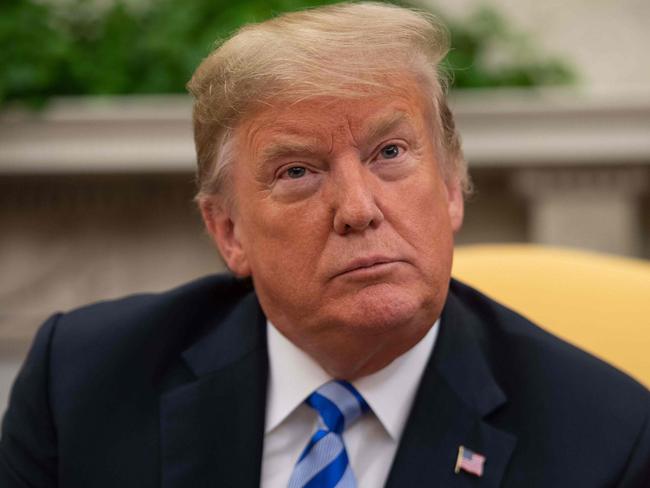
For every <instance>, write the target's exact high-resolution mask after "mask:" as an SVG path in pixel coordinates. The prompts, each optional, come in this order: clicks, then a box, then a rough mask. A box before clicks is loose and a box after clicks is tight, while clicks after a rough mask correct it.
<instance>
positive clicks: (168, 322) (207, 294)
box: [52, 274, 251, 348]
mask: <svg viewBox="0 0 650 488" xmlns="http://www.w3.org/2000/svg"><path fill="white" fill-rule="evenodd" d="M250 291H251V286H250V284H249V282H248V281H243V280H239V279H237V278H234V277H232V276H230V275H225V274H224V275H211V276H206V277H204V278H200V279H197V280H195V281H192V282H189V283H186V284H183V285H181V286H178V287H176V288H173V289H171V290H168V291H164V292H161V293H143V294H137V295H130V296H126V297H123V298H118V299H114V300H106V301H101V302H97V303H93V304H90V305H86V306H84V307H80V308H78V309H74V310H71V311H68V312H66V313H63V314H59V316H58V318H57V319H56V325H55V327H56V330H55V331H54V332H53V338H52V340H53V341H54V344H55V345H56V346H57V347H70V348H72V347H88V346H90V345H91V344H93V343H96V344H98V345H99V344H104V345H106V344H107V341H108V343H111V342H113V341H120V340H129V338H130V339H137V338H138V337H142V338H143V339H145V338H148V339H152V338H153V336H152V335H151V334H156V335H157V336H159V337H160V336H167V335H174V334H175V333H176V331H178V330H180V331H181V332H182V334H183V335H184V336H187V337H188V339H190V340H191V338H192V336H193V335H194V334H201V333H202V328H203V327H206V326H207V324H206V322H207V321H209V322H211V323H212V322H213V321H214V320H215V319H216V320H218V319H219V318H220V317H222V316H223V315H225V314H227V313H228V311H229V310H230V309H231V308H232V306H233V305H234V304H236V303H237V302H238V301H239V300H240V299H241V298H242V297H243V296H244V295H246V294H247V293H249V292H250ZM161 338H162V337H161Z"/></svg>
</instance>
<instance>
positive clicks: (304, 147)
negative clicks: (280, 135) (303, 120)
mask: <svg viewBox="0 0 650 488" xmlns="http://www.w3.org/2000/svg"><path fill="white" fill-rule="evenodd" d="M317 152H318V148H317V146H316V145H315V144H313V143H310V142H295V141H281V142H276V143H273V144H270V145H269V146H267V147H265V148H264V149H263V150H262V151H261V152H260V160H261V161H273V160H276V159H280V158H283V157H286V156H295V155H296V154H316V153H317Z"/></svg>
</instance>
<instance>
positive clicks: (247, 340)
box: [160, 294, 268, 488]
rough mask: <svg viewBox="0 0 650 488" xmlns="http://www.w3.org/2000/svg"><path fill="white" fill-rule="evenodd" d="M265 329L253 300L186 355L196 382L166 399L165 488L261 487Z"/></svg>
mask: <svg viewBox="0 0 650 488" xmlns="http://www.w3.org/2000/svg"><path fill="white" fill-rule="evenodd" d="M264 327H265V318H264V315H263V313H262V311H261V309H260V307H259V304H258V303H257V300H256V298H255V296H254V295H253V294H250V295H248V296H246V297H245V298H244V299H243V300H242V301H241V302H240V303H239V304H238V305H236V306H235V308H234V309H233V311H232V312H231V313H230V315H229V316H228V317H227V318H226V319H225V320H224V321H223V322H222V323H221V324H220V325H218V326H215V327H213V328H212V329H211V331H210V332H209V334H208V335H207V336H206V337H204V338H203V339H201V340H200V341H199V342H197V343H196V344H195V345H193V346H192V347H191V348H190V349H188V350H187V351H185V353H184V354H183V359H184V360H185V362H186V364H187V366H188V367H189V369H190V370H191V371H192V372H193V374H194V375H195V376H196V378H197V379H196V380H195V381H192V382H189V383H185V384H183V385H181V386H179V387H177V388H175V389H172V390H171V391H169V392H167V393H165V394H164V395H163V396H162V397H161V402H160V419H161V445H162V473H161V477H162V486H163V487H164V488H181V487H183V488H186V487H188V486H192V487H203V486H205V487H208V486H210V487H214V486H223V487H230V486H232V487H257V486H259V480H260V467H261V458H262V443H263V438H264V414H265V408H264V407H265V404H266V380H267V374H268V357H267V352H266V336H265V332H264V331H265V328H264Z"/></svg>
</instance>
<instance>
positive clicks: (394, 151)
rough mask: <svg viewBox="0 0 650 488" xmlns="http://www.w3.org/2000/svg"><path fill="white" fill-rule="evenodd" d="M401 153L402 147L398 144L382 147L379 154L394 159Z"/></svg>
mask: <svg viewBox="0 0 650 488" xmlns="http://www.w3.org/2000/svg"><path fill="white" fill-rule="evenodd" d="M399 153H400V148H399V147H398V146H397V145H396V144H389V145H388V146H384V147H382V148H381V151H379V154H381V156H382V157H383V158H384V159H394V158H396V157H397V156H399Z"/></svg>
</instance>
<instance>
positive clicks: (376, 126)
mask: <svg viewBox="0 0 650 488" xmlns="http://www.w3.org/2000/svg"><path fill="white" fill-rule="evenodd" d="M410 121H411V117H410V116H409V115H408V114H407V113H406V112H393V113H391V114H390V116H388V117H386V118H382V119H379V120H377V121H375V122H373V123H371V124H370V126H369V127H368V129H366V131H365V133H364V138H365V139H366V140H367V141H372V140H375V139H380V138H382V137H384V136H386V135H387V134H390V133H391V132H393V131H394V130H395V129H396V128H397V127H399V126H401V125H408V127H409V128H412V125H411V122H410Z"/></svg>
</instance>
